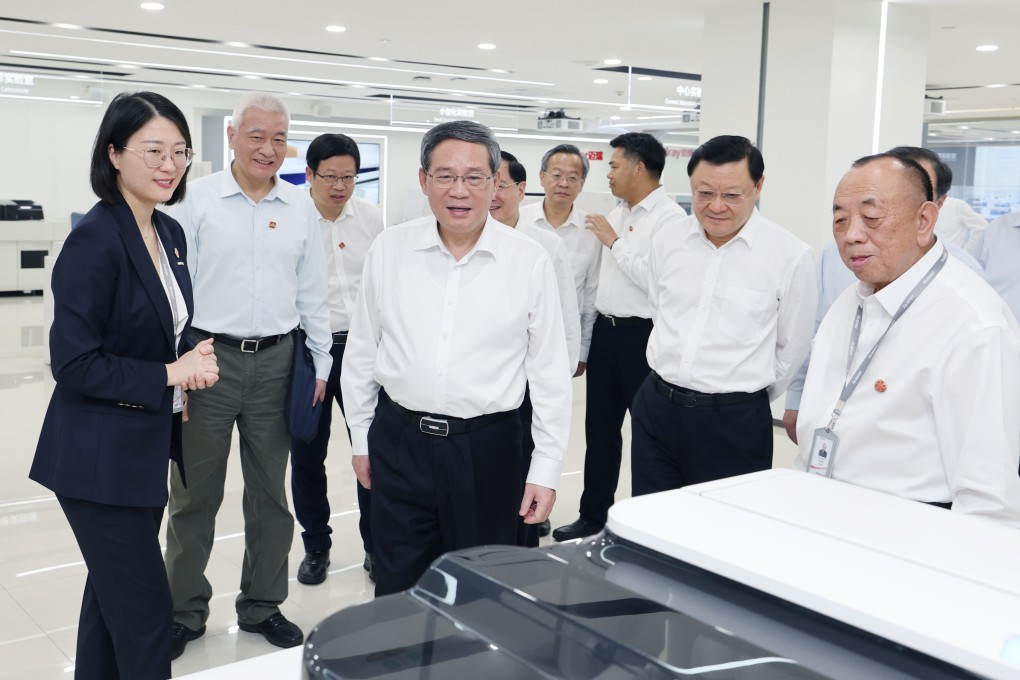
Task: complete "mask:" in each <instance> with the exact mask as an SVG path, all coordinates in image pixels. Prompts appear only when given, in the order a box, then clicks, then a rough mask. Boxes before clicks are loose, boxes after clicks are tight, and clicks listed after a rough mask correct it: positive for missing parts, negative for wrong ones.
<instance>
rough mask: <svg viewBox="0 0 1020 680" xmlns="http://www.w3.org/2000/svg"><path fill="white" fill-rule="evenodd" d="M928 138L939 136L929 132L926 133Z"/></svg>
mask: <svg viewBox="0 0 1020 680" xmlns="http://www.w3.org/2000/svg"><path fill="white" fill-rule="evenodd" d="M928 136H929V137H938V136H939V135H938V133H937V132H929V133H928Z"/></svg>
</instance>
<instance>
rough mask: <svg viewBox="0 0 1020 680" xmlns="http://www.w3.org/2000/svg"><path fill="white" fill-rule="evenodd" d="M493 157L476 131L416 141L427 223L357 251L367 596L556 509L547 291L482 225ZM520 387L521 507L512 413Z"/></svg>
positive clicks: (556, 317) (350, 405)
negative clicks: (372, 576)
mask: <svg viewBox="0 0 1020 680" xmlns="http://www.w3.org/2000/svg"><path fill="white" fill-rule="evenodd" d="M499 165H500V155H499V145H498V144H497V142H496V139H495V137H494V135H493V134H492V131H491V130H489V129H488V128H487V127H485V126H484V125H480V124H478V123H475V122H473V121H454V122H450V123H442V124H440V125H437V126H436V127H434V128H432V129H431V130H429V131H428V132H427V133H426V134H425V136H424V137H423V138H422V151H421V169H420V170H419V181H420V183H421V187H422V191H423V192H424V193H425V195H426V196H427V197H428V201H429V206H430V207H431V209H432V212H433V215H432V216H428V217H422V218H419V219H416V220H412V221H410V222H407V223H405V224H402V225H399V226H396V227H391V228H389V229H387V230H386V231H384V232H383V233H382V234H380V235H379V237H378V238H377V239H376V241H375V243H374V244H373V245H372V248H371V249H370V250H369V255H368V260H367V262H366V264H365V272H364V277H363V279H362V285H361V290H360V291H359V293H358V301H357V306H356V307H355V311H354V317H353V319H352V321H351V331H350V334H349V335H348V338H347V350H346V352H345V354H344V362H343V364H344V365H343V374H342V376H341V378H340V386H341V391H342V393H343V399H344V405H345V406H346V408H347V422H348V425H349V426H350V428H351V437H352V439H353V450H354V457H353V460H352V464H353V466H354V470H355V473H356V474H357V476H358V480H359V481H360V482H361V483H362V484H363V485H364V486H365V487H366V488H370V489H371V490H372V533H373V535H374V536H376V537H381V536H385V537H386V540H385V541H382V540H377V541H376V545H375V573H376V595H385V594H388V593H393V592H398V591H400V590H404V589H406V588H408V587H410V586H412V585H413V584H414V583H415V582H416V581H417V580H418V578H419V577H420V576H421V574H422V573H424V571H425V569H426V568H427V567H428V565H429V564H430V563H431V562H432V561H433V560H434V559H435V558H436V557H438V556H439V555H441V554H442V553H444V552H446V551H449V550H455V549H459V548H466V547H471V546H477V545H483V544H486V543H510V544H512V543H514V540H515V536H516V533H517V516H518V515H520V516H522V517H524V521H525V522H526V523H528V524H537V523H539V522H541V521H542V520H544V519H546V517H548V516H549V512H550V510H551V509H552V506H553V503H554V502H555V500H556V491H555V489H556V487H557V485H558V483H559V476H560V469H561V467H562V464H563V454H564V451H565V449H566V445H567V439H568V436H569V430H570V412H571V401H572V392H571V387H570V374H569V372H568V370H566V369H567V363H568V359H567V343H566V340H565V332H564V327H563V316H562V312H561V310H560V304H559V300H558V299H557V296H556V295H554V294H551V291H554V290H556V275H555V272H554V271H553V265H552V262H551V260H550V259H549V256H548V255H547V254H546V252H545V250H544V249H543V248H542V246H540V245H539V244H538V243H537V242H535V241H534V240H532V239H530V238H528V237H527V236H524V235H523V234H520V233H518V232H517V231H515V230H514V229H511V228H510V227H507V226H506V225H503V224H500V223H499V222H497V221H495V220H494V219H492V218H491V217H490V215H489V207H490V205H491V203H492V199H493V196H494V194H495V190H496V186H497V185H498V184H499V182H500V181H501V179H502V178H501V176H500V174H499ZM526 385H530V389H531V400H532V404H533V406H534V418H533V424H532V436H533V437H534V441H535V451H534V453H533V454H532V456H531V466H530V468H529V471H528V477H527V483H526V484H525V485H524V493H523V497H522V494H521V480H520V456H521V432H520V429H521V425H520V420H519V419H518V417H517V413H516V411H517V408H518V407H519V406H520V405H521V401H522V400H523V398H524V391H525V386H526Z"/></svg>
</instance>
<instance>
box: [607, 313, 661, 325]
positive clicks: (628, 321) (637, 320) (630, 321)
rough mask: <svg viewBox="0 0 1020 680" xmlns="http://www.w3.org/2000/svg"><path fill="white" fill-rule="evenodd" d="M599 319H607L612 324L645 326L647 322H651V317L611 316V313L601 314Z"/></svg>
mask: <svg viewBox="0 0 1020 680" xmlns="http://www.w3.org/2000/svg"><path fill="white" fill-rule="evenodd" d="M599 319H600V320H601V321H605V322H606V323H608V324H609V325H611V326H643V325H645V324H646V323H651V322H652V320H651V319H646V318H644V317H641V316H610V315H609V314H601V313H600V314H599Z"/></svg>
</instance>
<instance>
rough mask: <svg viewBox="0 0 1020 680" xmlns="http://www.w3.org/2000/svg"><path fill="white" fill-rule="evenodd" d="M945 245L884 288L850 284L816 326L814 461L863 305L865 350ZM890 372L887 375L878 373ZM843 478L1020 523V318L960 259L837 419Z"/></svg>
mask: <svg viewBox="0 0 1020 680" xmlns="http://www.w3.org/2000/svg"><path fill="white" fill-rule="evenodd" d="M942 252H943V248H942V247H941V246H940V245H939V244H936V245H935V247H934V248H932V249H931V250H930V251H929V252H928V253H926V254H925V256H924V257H922V258H921V259H920V261H918V262H917V263H916V264H915V265H914V266H913V267H911V268H910V269H909V270H907V272H906V273H904V274H903V275H902V276H900V277H899V278H898V279H896V280H895V281H893V282H891V283H889V284H888V285H886V286H885V287H884V288H883V289H882V290H880V291H879V292H877V293H874V292H873V288H872V287H871V286H870V285H869V284H866V283H859V284H857V285H856V286H853V287H851V288H849V289H848V290H847V291H846V292H844V293H843V294H842V295H841V296H840V297H839V299H837V300H836V302H835V304H834V305H833V306H832V309H830V310H829V313H828V314H826V316H825V319H824V320H823V321H822V325H821V326H820V327H819V329H818V334H817V335H816V336H815V341H814V347H813V350H812V356H811V363H810V365H809V367H808V375H807V381H806V382H805V384H804V396H803V398H802V399H801V403H800V414H799V418H798V420H797V438H798V440H799V442H800V452H799V455H798V457H797V460H796V462H795V463H794V467H795V468H797V469H800V470H804V469H806V467H807V462H808V460H809V458H810V447H811V441H812V438H813V433H814V431H815V429H816V428H819V427H825V426H826V425H827V424H828V422H829V419H830V417H831V415H832V410H833V407H834V406H835V405H836V401H837V400H838V399H839V394H840V392H841V390H842V389H843V385H844V382H845V381H846V379H847V352H848V350H849V346H850V333H851V327H852V326H853V320H854V316H855V313H856V310H857V307H858V305H863V307H864V315H863V319H862V324H861V334H860V341H859V343H858V346H857V351H856V353H855V356H854V357H853V360H852V362H851V365H852V367H853V368H852V370H854V371H855V370H856V369H857V367H858V366H859V365H860V362H861V360H862V359H863V358H864V357H865V356H866V355H867V354H868V352H870V351H871V349H872V347H874V345H875V342H876V341H877V340H878V337H879V336H881V334H882V333H883V332H885V330H886V328H887V327H888V326H889V322H890V321H891V320H892V317H893V315H894V314H895V313H896V311H897V310H898V309H899V307H900V305H901V303H902V302H903V300H904V299H905V298H906V296H907V295H908V294H909V293H910V292H911V291H912V290H913V288H914V286H915V285H916V284H917V283H918V281H920V280H921V278H922V277H923V276H924V275H925V274H926V273H927V272H928V270H929V269H931V267H932V265H933V264H934V263H935V261H936V260H938V258H939V257H940V256H941V255H942ZM879 381H881V382H879ZM833 431H834V432H835V434H836V435H837V436H838V437H839V439H840V443H839V448H838V449H837V451H836V455H835V457H834V458H833V461H832V463H833V466H834V468H833V477H834V478H835V479H839V480H842V481H845V482H849V483H851V484H857V485H860V486H865V487H868V488H871V489H876V490H878V491H884V492H886V493H890V494H894V495H896V496H902V497H904V498H909V499H912V500H917V501H924V502H939V503H946V502H952V504H953V510H954V511H957V512H965V513H971V514H975V515H983V516H986V517H989V518H992V519H996V520H999V521H1001V522H1003V523H1005V524H1008V525H1010V526H1014V527H1020V477H1018V475H1017V469H1018V465H1020V327H1018V326H1017V323H1016V320H1015V319H1013V318H1012V315H1011V314H1010V312H1009V309H1008V308H1007V307H1006V305H1005V303H1003V301H1002V299H1001V298H999V296H998V295H996V294H995V292H994V291H993V290H992V289H991V288H990V287H989V286H988V284H986V283H985V282H984V281H982V280H981V278H980V277H979V276H978V275H977V274H975V273H974V272H972V271H971V270H969V269H968V268H967V267H966V266H965V265H964V264H962V263H961V262H960V261H959V260H958V259H956V258H952V257H951V258H949V259H948V260H947V261H946V264H945V266H944V267H943V269H942V271H940V272H939V273H938V275H937V276H935V278H934V279H933V280H932V282H931V284H930V285H929V286H928V287H927V288H926V289H925V290H924V291H923V292H922V293H921V294H920V295H919V296H918V298H917V300H916V301H915V302H914V304H913V305H912V306H911V307H910V308H909V309H908V310H907V311H906V313H904V314H903V316H902V317H901V318H900V319H899V321H897V322H896V323H895V324H894V325H893V326H892V328H891V329H890V330H889V333H888V335H886V336H885V339H884V340H882V344H881V345H880V346H879V348H878V351H877V352H876V353H875V357H874V359H873V360H872V362H871V365H870V366H869V367H868V370H867V371H866V372H865V374H864V376H863V377H862V379H861V381H860V383H859V384H858V386H857V388H856V390H855V391H854V392H853V394H852V395H851V396H850V398H849V400H848V401H847V403H846V407H845V408H844V409H843V412H842V415H841V416H840V417H839V419H838V420H837V422H836V425H835V428H834V430H833Z"/></svg>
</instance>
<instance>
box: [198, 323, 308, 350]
mask: <svg viewBox="0 0 1020 680" xmlns="http://www.w3.org/2000/svg"><path fill="white" fill-rule="evenodd" d="M191 330H193V331H195V332H196V333H198V334H199V335H201V336H202V337H205V338H212V339H213V340H215V341H216V344H218V345H224V346H226V347H233V348H234V349H239V350H241V351H242V352H244V353H245V354H254V353H255V352H258V351H259V350H263V349H269V348H270V347H272V346H273V345H277V344H279V343H280V341H281V340H283V339H284V338H286V337H287V336H288V335H290V333H283V334H282V335H267V336H266V337H264V338H235V337H234V336H233V335H225V334H223V333H210V332H209V331H204V330H202V329H201V328H195V327H194V326H192V327H191Z"/></svg>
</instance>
